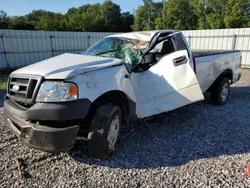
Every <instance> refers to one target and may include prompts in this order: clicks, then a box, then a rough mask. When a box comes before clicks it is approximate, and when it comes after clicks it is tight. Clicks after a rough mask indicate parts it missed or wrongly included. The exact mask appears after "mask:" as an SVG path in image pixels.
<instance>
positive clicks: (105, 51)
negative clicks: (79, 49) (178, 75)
mask: <svg viewBox="0 0 250 188" xmlns="http://www.w3.org/2000/svg"><path fill="white" fill-rule="evenodd" d="M117 51H120V50H109V51H105V52H100V53H97V54H94V55H102V54H106V53H111V52H117Z"/></svg>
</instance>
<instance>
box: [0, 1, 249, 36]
mask: <svg viewBox="0 0 250 188" xmlns="http://www.w3.org/2000/svg"><path fill="white" fill-rule="evenodd" d="M248 8H249V1H248V0H163V1H162V2H155V1H153V0H143V5H142V6H139V7H138V8H137V9H136V10H135V11H134V12H133V14H131V13H130V12H121V9H120V6H119V5H117V4H115V3H113V2H112V1H111V0H105V1H104V2H103V3H102V4H99V3H96V4H87V5H83V6H80V7H79V8H70V9H69V10H68V11H67V12H66V13H65V14H60V13H54V12H49V11H46V10H34V11H32V12H31V13H29V14H26V15H23V16H8V15H7V14H6V13H5V12H4V11H0V29H17V30H44V31H96V32H128V31H132V30H134V31H141V30H155V29H178V30H191V29H224V28H242V27H250V18H248Z"/></svg>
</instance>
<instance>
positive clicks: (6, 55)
mask: <svg viewBox="0 0 250 188" xmlns="http://www.w3.org/2000/svg"><path fill="white" fill-rule="evenodd" d="M2 37H3V46H4V54H5V57H6V63H7V68H9V66H10V65H9V57H8V48H7V44H6V38H5V36H4V34H3V35H2Z"/></svg>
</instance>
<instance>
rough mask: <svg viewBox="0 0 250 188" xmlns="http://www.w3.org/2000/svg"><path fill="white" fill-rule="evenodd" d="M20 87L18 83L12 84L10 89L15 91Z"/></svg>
mask: <svg viewBox="0 0 250 188" xmlns="http://www.w3.org/2000/svg"><path fill="white" fill-rule="evenodd" d="M19 89H20V87H19V86H18V85H13V87H12V90H13V91H15V92H17V91H18V90H19Z"/></svg>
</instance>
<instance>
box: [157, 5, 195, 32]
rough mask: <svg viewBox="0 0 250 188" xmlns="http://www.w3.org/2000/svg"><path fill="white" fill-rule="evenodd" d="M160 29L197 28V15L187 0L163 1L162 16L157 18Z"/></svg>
mask: <svg viewBox="0 0 250 188" xmlns="http://www.w3.org/2000/svg"><path fill="white" fill-rule="evenodd" d="M157 22H158V25H159V22H162V23H160V24H161V27H162V29H179V30H187V29H197V28H198V16H197V14H196V12H195V7H194V5H193V4H192V3H191V1H189V0H168V1H166V2H165V3H164V6H163V11H162V18H161V19H160V20H159V19H158V20H157Z"/></svg>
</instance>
